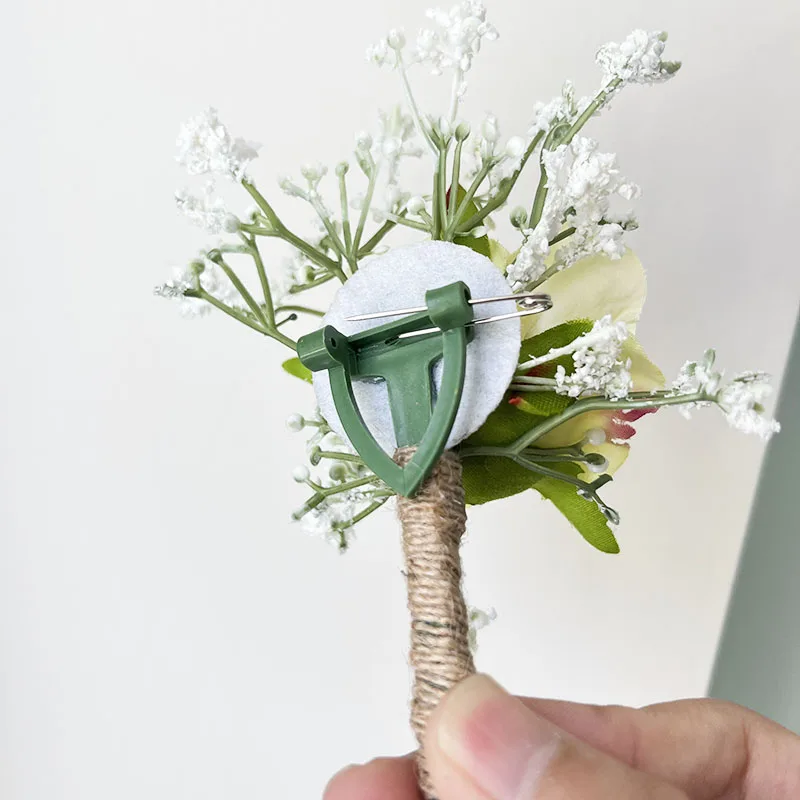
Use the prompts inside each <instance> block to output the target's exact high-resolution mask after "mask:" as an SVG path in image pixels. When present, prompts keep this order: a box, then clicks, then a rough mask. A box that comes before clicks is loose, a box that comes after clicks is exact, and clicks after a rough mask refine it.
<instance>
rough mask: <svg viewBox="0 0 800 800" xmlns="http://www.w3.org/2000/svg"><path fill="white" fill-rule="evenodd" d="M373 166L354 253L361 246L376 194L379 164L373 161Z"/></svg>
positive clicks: (359, 221)
mask: <svg viewBox="0 0 800 800" xmlns="http://www.w3.org/2000/svg"><path fill="white" fill-rule="evenodd" d="M370 160H371V159H370ZM371 166H372V169H371V170H370V173H369V182H368V183H367V193H366V195H365V196H364V205H363V206H362V208H361V213H360V214H359V217H358V227H357V228H356V235H355V236H354V237H353V252H354V253H357V252H358V251H359V248H360V247H361V237H362V236H363V235H364V226H365V225H366V224H367V215H368V214H369V207H370V206H371V205H372V196H373V195H374V194H375V184H376V183H377V180H378V165H377V164H376V163H375V162H374V161H372V163H371Z"/></svg>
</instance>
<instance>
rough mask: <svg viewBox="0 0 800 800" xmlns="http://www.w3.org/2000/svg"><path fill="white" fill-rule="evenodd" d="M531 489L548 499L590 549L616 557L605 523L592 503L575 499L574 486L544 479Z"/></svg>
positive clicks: (615, 545)
mask: <svg viewBox="0 0 800 800" xmlns="http://www.w3.org/2000/svg"><path fill="white" fill-rule="evenodd" d="M533 488H534V489H536V491H537V492H539V493H540V494H541V495H542V497H545V498H547V499H548V500H549V501H550V502H551V503H552V504H553V505H554V506H555V507H556V508H557V509H558V510H559V511H560V512H561V513H562V514H563V515H564V516H565V517H566V518H567V519H568V520H569V521H570V522H571V523H572V525H573V526H574V527H575V528H576V529H577V531H578V533H580V535H581V536H583V538H584V539H586V541H587V542H589V544H590V545H592V547H596V548H597V549H598V550H600V551H601V552H603V553H619V544H618V543H617V539H616V537H615V536H614V534H613V533H612V532H611V528H610V527H609V525H608V521H607V520H606V518H605V517H604V516H603V515H602V513H601V512H600V509H599V508H598V507H597V505H596V504H595V503H594V502H592V501H591V500H584V499H583V498H582V497H580V496H579V495H578V489H577V487H576V486H573V485H572V484H570V483H566V482H565V481H560V480H557V479H556V478H543V479H542V480H540V481H536V483H535V484H534V485H533Z"/></svg>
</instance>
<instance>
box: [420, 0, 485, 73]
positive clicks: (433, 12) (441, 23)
mask: <svg viewBox="0 0 800 800" xmlns="http://www.w3.org/2000/svg"><path fill="white" fill-rule="evenodd" d="M426 15H427V16H428V18H429V19H431V20H432V21H433V22H434V23H435V24H436V28H433V29H426V30H423V31H420V34H419V36H418V37H417V46H416V54H415V60H416V61H417V62H418V63H421V64H427V65H428V66H429V67H430V68H431V72H433V74H434V75H439V74H441V73H442V72H443V71H444V70H446V69H457V70H460V71H461V72H462V73H464V72H467V71H468V70H469V69H470V67H471V66H472V60H473V59H474V58H475V56H476V55H477V54H478V52H479V51H480V49H481V44H482V43H483V41H484V40H487V41H492V40H494V39H497V30H496V29H495V27H494V25H492V24H491V23H489V22H487V21H486V8H485V6H484V5H483V3H481V2H479V0H462V2H460V3H458V4H457V5H455V6H453V7H452V8H451V9H450V10H449V11H444V10H442V9H440V8H433V9H430V10H428V11H427V12H426Z"/></svg>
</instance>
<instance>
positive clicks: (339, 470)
mask: <svg viewBox="0 0 800 800" xmlns="http://www.w3.org/2000/svg"><path fill="white" fill-rule="evenodd" d="M328 475H330V478H331V480H332V481H343V480H344V479H345V478H346V477H347V467H345V465H344V464H343V463H342V462H341V461H336V462H335V463H333V464H331V467H330V469H329V470H328Z"/></svg>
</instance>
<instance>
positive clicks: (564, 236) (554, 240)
mask: <svg viewBox="0 0 800 800" xmlns="http://www.w3.org/2000/svg"><path fill="white" fill-rule="evenodd" d="M573 233H575V228H565V229H564V230H563V231H561V233H559V234H558V235H557V236H554V237H553V238H552V239H551V240H550V241H549V242H548V244H549V245H550V247H552V246H553V245H554V244H558V243H559V242H563V241H564V239H569V237H570V236H572V234H573Z"/></svg>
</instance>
